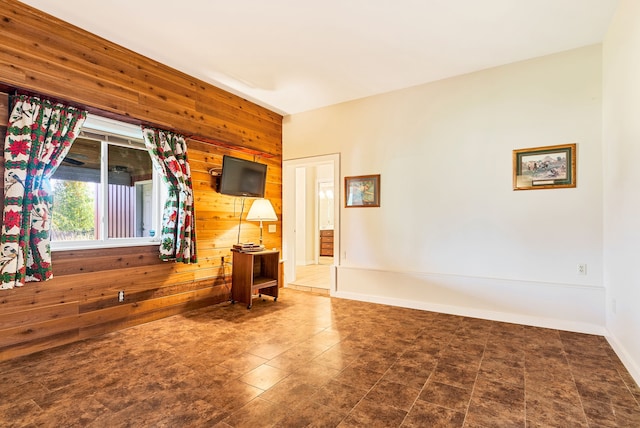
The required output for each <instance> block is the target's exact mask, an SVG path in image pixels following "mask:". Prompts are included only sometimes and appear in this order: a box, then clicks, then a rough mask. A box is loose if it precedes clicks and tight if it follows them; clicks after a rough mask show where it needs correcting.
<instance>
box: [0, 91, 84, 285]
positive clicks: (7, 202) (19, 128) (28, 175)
mask: <svg viewBox="0 0 640 428" xmlns="http://www.w3.org/2000/svg"><path fill="white" fill-rule="evenodd" d="M86 117H87V112H86V111H82V110H78V109H76V108H73V107H69V106H65V105H63V104H57V103H52V102H50V101H47V100H41V99H39V98H38V97H33V96H27V95H19V96H16V97H13V110H12V112H11V116H10V117H9V125H8V127H7V135H6V138H5V143H4V158H5V160H4V162H5V163H4V167H5V172H4V190H5V197H4V210H3V224H2V236H1V237H0V243H1V246H2V248H1V256H0V274H1V275H2V284H0V289H8V288H14V287H21V286H23V285H24V284H25V282H30V281H46V280H48V279H50V278H52V277H53V272H52V270H51V249H50V235H51V214H52V213H51V203H52V195H51V186H50V184H49V180H50V178H51V176H52V175H53V173H54V172H55V170H56V169H57V168H58V165H59V164H60V162H61V161H62V160H63V159H64V157H65V156H66V154H67V153H68V152H69V149H70V148H71V144H73V141H74V140H75V138H76V136H77V135H78V133H79V132H80V128H82V125H83V124H84V121H85V119H86Z"/></svg>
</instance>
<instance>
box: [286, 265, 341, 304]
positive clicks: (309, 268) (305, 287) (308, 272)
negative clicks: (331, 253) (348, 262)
mask: <svg viewBox="0 0 640 428" xmlns="http://www.w3.org/2000/svg"><path fill="white" fill-rule="evenodd" d="M332 264H333V257H319V259H318V264H315V265H304V266H296V279H295V280H294V281H290V282H289V283H288V284H287V287H289V288H293V289H294V290H300V291H310V292H312V293H318V294H324V295H326V296H328V295H329V288H331V265H332Z"/></svg>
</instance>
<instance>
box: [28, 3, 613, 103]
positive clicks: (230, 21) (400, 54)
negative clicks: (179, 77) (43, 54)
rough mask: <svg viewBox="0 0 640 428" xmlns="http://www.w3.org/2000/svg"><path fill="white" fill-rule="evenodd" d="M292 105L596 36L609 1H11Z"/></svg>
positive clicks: (405, 83) (607, 16) (256, 96)
mask: <svg viewBox="0 0 640 428" xmlns="http://www.w3.org/2000/svg"><path fill="white" fill-rule="evenodd" d="M22 1H23V2H24V3H27V4H29V5H31V6H34V7H36V8H38V9H40V10H43V11H45V12H47V13H49V14H51V15H54V16H56V17H58V18H60V19H63V20H65V21H67V22H70V23H72V24H74V25H76V26H78V27H81V28H83V29H85V30H87V31H89V32H91V33H94V34H97V35H99V36H102V37H104V38H105V39H108V40H110V41H112V42H115V43H117V44H119V45H122V46H125V47H127V48H129V49H131V50H133V51H135V52H138V53H140V54H142V55H145V56H147V57H149V58H153V59H155V60H157V61H159V62H161V63H164V64H166V65H169V66H171V67H173V68H175V69H178V70H180V71H183V72H185V73H187V74H190V75H192V76H195V77H198V78H200V79H202V80H204V81H206V82H209V83H212V84H213V85H216V86H218V87H222V88H224V89H226V90H228V91H230V92H233V93H235V94H237V95H241V96H243V97H244V98H247V99H249V100H251V101H254V102H256V103H257V104H260V105H263V106H265V107H268V108H270V109H272V110H275V111H277V112H279V113H281V114H285V115H286V114H293V113H298V112H302V111H306V110H311V109H315V108H318V107H323V106H327V105H331V104H336V103H340V102H344V101H348V100H353V99H358V98H362V97H366V96H370V95H374V94H379V93H384V92H389V91H393V90H396V89H401V88H406V87H410V86H415V85H419V84H422V83H427V82H431V81H434V80H439V79H443V78H446V77H451V76H455V75H460V74H464V73H469V72H473V71H477V70H481V69H485V68H489V67H494V66H498V65H502V64H508V63H511V62H515V61H520V60H524V59H528V58H534V57H538V56H542V55H547V54H551V53H555V52H561V51H564V50H568V49H573V48H577V47H580V46H586V45H590V44H594V43H599V42H601V41H602V39H603V37H604V34H605V32H606V29H607V27H608V24H609V22H610V21H611V18H612V16H613V13H614V11H615V9H616V6H617V4H618V0H322V1H312V0H179V1H176V0H108V1H105V0H64V1H54V0H22Z"/></svg>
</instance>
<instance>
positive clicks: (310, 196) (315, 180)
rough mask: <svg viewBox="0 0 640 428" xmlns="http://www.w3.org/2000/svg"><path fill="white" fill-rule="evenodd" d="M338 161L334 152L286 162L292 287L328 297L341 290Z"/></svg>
mask: <svg viewBox="0 0 640 428" xmlns="http://www.w3.org/2000/svg"><path fill="white" fill-rule="evenodd" d="M339 161H340V157H339V155H338V154H335V155H324V156H316V157H310V158H302V159H294V160H289V161H284V162H283V177H284V183H283V184H284V189H283V217H284V219H285V222H284V224H283V255H284V257H285V259H284V271H285V285H286V286H288V287H291V288H298V289H302V290H305V291H316V292H319V293H327V294H332V293H333V292H335V291H336V281H335V267H336V266H337V265H338V264H339V257H338V255H339V254H340V252H339V242H340V240H339V236H340V234H339V206H338V205H339V204H338V203H337V201H339V200H340V199H339V195H340V192H339V186H337V185H336V183H337V182H338V180H339V177H340V175H339ZM287 220H288V221H287Z"/></svg>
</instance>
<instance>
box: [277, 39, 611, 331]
mask: <svg viewBox="0 0 640 428" xmlns="http://www.w3.org/2000/svg"><path fill="white" fill-rule="evenodd" d="M601 61H602V56H601V46H600V45H598V46H590V47H585V48H581V49H577V50H573V51H569V52H565V53H561V54H556V55H552V56H547V57H543V58H538V59H534V60H530V61H525V62H520V63H516V64H511V65H506V66H502V67H498V68H493V69H489V70H485V71H481V72H477V73H473V74H468V75H464V76H459V77H456V78H451V79H447V80H443V81H439V82H435V83H431V84H427V85H422V86H418V87H414V88H410V89H406V90H401V91H395V92H392V93H388V94H384V95H379V96H375V97H370V98H366V99H362V100H357V101H352V102H348V103H344V104H339V105H335V106H331V107H327V108H324V109H319V110H315V111H311V112H306V113H301V114H296V115H292V116H289V117H286V118H285V121H284V128H283V153H284V159H285V160H286V159H295V158H302V157H306V156H314V155H319V154H325V153H336V152H339V153H341V160H342V161H341V165H342V169H341V177H342V178H344V177H345V176H352V175H365V174H381V207H380V208H349V209H345V208H341V213H340V215H341V245H342V251H341V254H340V260H339V267H338V272H337V278H338V283H337V291H338V292H337V295H338V296H344V297H349V298H357V299H362V300H370V301H378V302H382V303H391V304H400V305H403V306H412V307H420V308H425V309H436V310H444V311H448V312H452V313H460V314H470V315H471V314H472V315H474V316H485V317H487V318H492V319H503V320H507V321H516V322H527V323H529V324H535V325H545V326H551V327H560V328H565V329H570V330H578V331H590V332H600V333H601V332H603V331H604V324H605V313H604V298H605V296H604V288H603V284H602V270H603V269H602V163H601V154H602V145H601V135H602V128H601V113H602V103H601V90H602V87H601V79H602V75H601ZM571 142H575V143H577V144H578V159H577V160H578V166H577V173H578V176H577V182H578V187H577V188H575V189H556V190H534V191H518V192H515V191H513V190H512V150H513V149H518V148H527V147H536V146H545V145H555V144H566V143H571ZM340 186H342V183H340ZM337 202H338V203H339V204H340V206H341V207H343V206H344V203H343V201H342V200H340V201H337ZM578 263H586V264H587V265H588V268H587V269H588V274H587V275H586V276H578V275H577V274H576V265H577V264H578ZM443 278H444V279H443Z"/></svg>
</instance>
